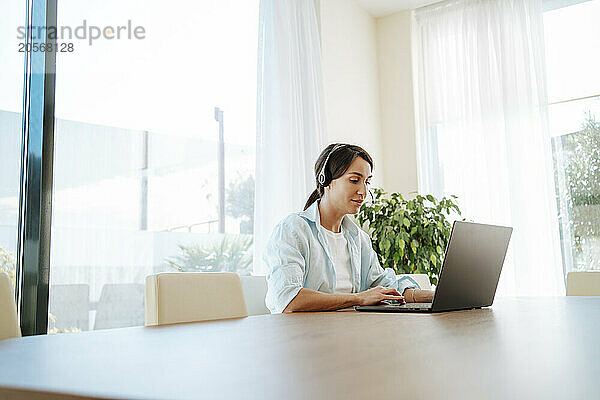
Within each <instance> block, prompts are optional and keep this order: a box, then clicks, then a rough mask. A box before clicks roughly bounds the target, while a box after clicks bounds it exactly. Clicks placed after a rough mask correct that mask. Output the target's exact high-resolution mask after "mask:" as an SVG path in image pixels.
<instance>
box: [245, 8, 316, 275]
mask: <svg viewBox="0 0 600 400" xmlns="http://www.w3.org/2000/svg"><path fill="white" fill-rule="evenodd" d="M258 52H259V54H258V99H257V100H258V104H257V135H256V195H255V202H254V210H255V211H254V273H255V274H264V273H265V272H266V271H265V268H264V263H263V257H262V256H263V250H264V247H265V244H266V241H267V240H268V238H269V236H270V234H271V231H272V230H273V227H274V226H275V225H276V224H277V222H278V221H279V220H280V219H281V218H283V217H284V216H285V215H287V214H288V213H290V212H296V211H302V208H303V206H304V203H305V202H306V200H307V198H308V196H309V194H310V193H311V192H312V191H313V190H314V188H315V177H314V172H313V169H314V163H315V161H316V159H317V157H318V155H319V153H320V151H321V150H322V148H323V147H324V146H323V137H324V126H325V121H324V101H323V83H322V71H321V44H320V37H319V26H318V22H317V12H316V7H315V2H314V0H261V2H260V19H259V49H258Z"/></svg>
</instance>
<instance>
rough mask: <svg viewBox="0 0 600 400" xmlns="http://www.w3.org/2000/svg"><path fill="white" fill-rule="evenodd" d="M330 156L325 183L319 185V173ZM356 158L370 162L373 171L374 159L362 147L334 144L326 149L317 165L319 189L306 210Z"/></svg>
mask: <svg viewBox="0 0 600 400" xmlns="http://www.w3.org/2000/svg"><path fill="white" fill-rule="evenodd" d="M336 147H337V148H336ZM334 148H336V149H335V151H333V152H332V153H331V154H329V153H330V152H331V150H333V149H334ZM328 155H329V160H327V165H326V166H325V170H324V171H323V173H324V174H325V182H323V184H322V185H321V184H320V183H319V173H320V172H321V169H322V168H323V164H325V160H326V159H327V156H328ZM356 157H360V158H362V159H363V160H365V161H366V162H368V163H369V165H370V166H371V169H373V159H372V158H371V156H370V155H369V153H367V152H366V151H365V149H363V148H362V147H360V146H355V145H353V144H344V143H332V144H330V145H329V146H327V147H325V149H324V150H323V151H322V152H321V155H319V158H317V162H316V163H315V182H316V184H317V188H316V189H315V190H314V191H313V192H312V193H311V195H310V197H309V198H308V200H307V201H306V205H305V206H304V209H305V210H306V209H307V208H308V207H310V205H311V204H312V203H314V202H315V201H317V200H318V199H320V198H321V197H322V196H323V193H324V192H325V187H326V186H328V185H329V184H330V183H331V181H332V180H334V179H337V178H339V177H340V176H342V175H344V173H345V172H346V171H347V170H348V168H349V167H350V164H352V162H353V161H354V159H355V158H356Z"/></svg>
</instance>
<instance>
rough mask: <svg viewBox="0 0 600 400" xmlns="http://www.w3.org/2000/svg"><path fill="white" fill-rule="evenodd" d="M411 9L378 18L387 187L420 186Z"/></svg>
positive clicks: (405, 189) (410, 188)
mask: <svg viewBox="0 0 600 400" xmlns="http://www.w3.org/2000/svg"><path fill="white" fill-rule="evenodd" d="M411 18H412V14H411V11H410V10H407V11H401V12H398V13H395V14H392V15H389V16H386V17H382V18H378V19H377V54H378V58H377V60H378V65H379V98H380V107H381V132H382V135H381V136H382V144H383V159H384V160H385V189H386V190H387V191H395V192H398V191H399V192H402V193H409V192H411V191H416V190H417V189H418V176H417V149H416V145H415V105H414V96H413V71H412V57H411Z"/></svg>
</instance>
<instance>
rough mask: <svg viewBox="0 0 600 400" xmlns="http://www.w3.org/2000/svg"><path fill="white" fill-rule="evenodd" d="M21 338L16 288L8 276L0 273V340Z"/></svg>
mask: <svg viewBox="0 0 600 400" xmlns="http://www.w3.org/2000/svg"><path fill="white" fill-rule="evenodd" d="M16 337H21V328H20V327H19V319H18V318H17V305H16V304H15V293H14V288H13V287H12V283H11V280H10V278H9V277H8V275H7V274H6V273H4V272H0V340H2V339H9V338H16Z"/></svg>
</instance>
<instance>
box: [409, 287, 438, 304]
mask: <svg viewBox="0 0 600 400" xmlns="http://www.w3.org/2000/svg"><path fill="white" fill-rule="evenodd" d="M434 294H435V291H433V290H421V289H406V290H405V291H404V295H405V298H406V302H407V303H431V302H432V301H433V295H434Z"/></svg>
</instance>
